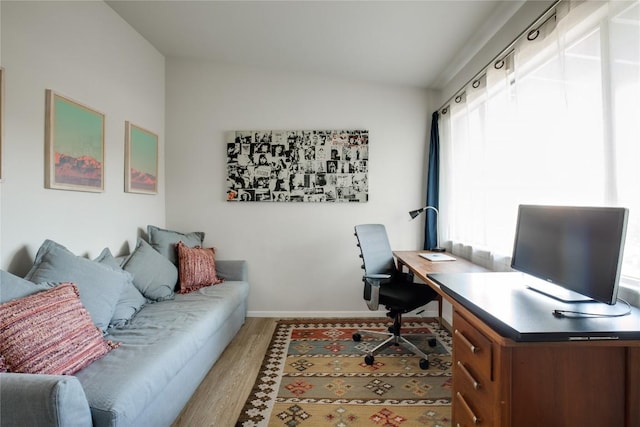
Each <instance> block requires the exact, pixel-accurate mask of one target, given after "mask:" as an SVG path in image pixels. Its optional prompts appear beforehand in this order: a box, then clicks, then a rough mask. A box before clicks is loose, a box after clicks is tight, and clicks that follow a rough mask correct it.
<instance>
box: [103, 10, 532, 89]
mask: <svg viewBox="0 0 640 427" xmlns="http://www.w3.org/2000/svg"><path fill="white" fill-rule="evenodd" d="M107 4H109V5H110V6H111V7H112V8H113V9H114V10H115V11H116V12H117V13H118V14H119V15H120V16H122V18H124V19H125V20H126V21H127V22H128V23H129V24H130V25H131V26H132V27H133V28H135V29H136V30H137V31H138V32H139V33H140V34H142V36H144V37H145V38H146V39H147V40H148V41H149V42H150V43H151V44H152V45H153V46H155V47H156V49H158V50H159V51H160V52H161V53H162V54H163V55H164V56H166V57H179V58H190V59H201V60H207V61H216V62H221V63H230V64H240V65H248V66H257V67H268V68H271V69H286V70H289V71H297V72H305V73H317V74H321V75H327V76H334V77H343V78H349V79H358V80H365V81H373V82H380V83H388V84H398V85H409V86H417V87H423V88H430V89H440V88H442V87H443V86H444V85H446V83H447V82H448V81H449V79H451V78H452V77H453V76H454V75H455V73H456V72H457V71H459V70H460V69H461V67H462V66H464V64H465V63H466V62H467V61H468V60H469V59H470V58H471V57H472V56H473V55H474V54H475V53H477V51H478V50H479V49H480V47H482V45H483V44H484V43H486V42H487V40H489V38H491V36H493V35H494V34H495V32H496V31H498V30H499V29H500V27H501V26H502V25H503V24H504V22H505V21H506V20H507V19H508V18H509V17H510V16H512V15H513V13H515V11H516V10H517V9H518V8H519V7H520V6H522V4H523V0H510V1H504V0H503V1H493V0H456V1H452V0H448V1H446V0H440V1H436V0H430V1H427V0H414V1H393V0H388V1H364V0H360V1H329V0H318V1H311V0H298V1H269V0H262V1H244V0H235V1H212V0H209V1H202V0H200V1H188V0H172V1H155V0H141V1H137V0H126V1H125V0H112V1H107Z"/></svg>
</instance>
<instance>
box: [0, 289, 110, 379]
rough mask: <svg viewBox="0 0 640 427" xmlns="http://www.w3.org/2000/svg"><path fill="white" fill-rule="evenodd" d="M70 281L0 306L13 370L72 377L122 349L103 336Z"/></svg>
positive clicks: (2, 339) (1, 331)
mask: <svg viewBox="0 0 640 427" xmlns="http://www.w3.org/2000/svg"><path fill="white" fill-rule="evenodd" d="M79 295H80V293H79V292H78V288H77V287H76V286H75V285H74V284H72V283H64V284H61V285H58V286H56V287H54V288H51V289H48V290H46V291H42V292H38V293H36V294H32V295H29V296H26V297H24V298H20V299H16V300H12V301H9V302H6V303H4V304H0V355H1V356H2V358H3V359H4V364H5V366H6V368H7V370H8V371H9V372H23V373H30V374H52V375H71V374H73V373H75V372H78V371H79V370H80V369H82V368H84V367H85V366H87V365H89V364H90V363H92V362H94V361H96V360H98V359H99V358H101V357H102V356H104V355H105V354H107V353H108V352H109V351H111V350H112V349H114V348H116V347H118V345H119V344H115V343H113V342H111V341H107V340H105V339H103V338H102V333H101V332H100V329H98V328H97V327H96V326H95V325H94V324H93V322H92V321H91V317H90V316H89V313H88V312H87V310H86V309H85V308H84V306H83V305H82V303H81V302H80V298H79Z"/></svg>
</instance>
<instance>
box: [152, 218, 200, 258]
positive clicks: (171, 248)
mask: <svg viewBox="0 0 640 427" xmlns="http://www.w3.org/2000/svg"><path fill="white" fill-rule="evenodd" d="M147 234H148V235H149V244H150V245H151V246H152V247H153V249H155V250H156V251H158V252H159V253H161V254H162V255H164V256H165V257H166V258H167V259H168V260H169V261H171V262H172V263H173V264H174V265H178V250H177V249H176V243H178V242H182V243H184V244H185V245H187V246H189V247H190V248H193V247H195V246H202V242H203V241H204V233H203V232H202V231H193V232H191V233H181V232H179V231H173V230H165V229H162V228H159V227H156V226H154V225H147Z"/></svg>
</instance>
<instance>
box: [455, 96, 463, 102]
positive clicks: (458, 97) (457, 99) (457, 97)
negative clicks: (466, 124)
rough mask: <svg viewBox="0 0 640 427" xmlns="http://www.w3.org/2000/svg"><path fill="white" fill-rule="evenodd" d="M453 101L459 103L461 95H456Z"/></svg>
mask: <svg viewBox="0 0 640 427" xmlns="http://www.w3.org/2000/svg"><path fill="white" fill-rule="evenodd" d="M455 101H456V104H459V103H460V101H462V96H461V95H458V96H456V99H455Z"/></svg>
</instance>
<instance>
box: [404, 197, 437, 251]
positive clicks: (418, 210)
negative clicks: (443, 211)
mask: <svg viewBox="0 0 640 427" xmlns="http://www.w3.org/2000/svg"><path fill="white" fill-rule="evenodd" d="M427 209H431V210H433V211H434V212H435V213H436V247H435V248H430V249H429V250H430V251H433V252H444V248H441V247H440V236H439V235H438V214H439V212H438V209H436V208H434V207H433V206H425V207H424V208H422V209H416V210H415V211H411V212H409V215H410V216H411V219H414V218H415V217H417V216H418V215H420V214H421V213H422V212H424V211H426V210H427Z"/></svg>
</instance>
